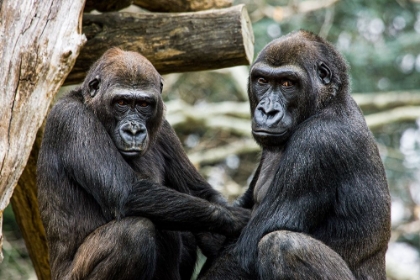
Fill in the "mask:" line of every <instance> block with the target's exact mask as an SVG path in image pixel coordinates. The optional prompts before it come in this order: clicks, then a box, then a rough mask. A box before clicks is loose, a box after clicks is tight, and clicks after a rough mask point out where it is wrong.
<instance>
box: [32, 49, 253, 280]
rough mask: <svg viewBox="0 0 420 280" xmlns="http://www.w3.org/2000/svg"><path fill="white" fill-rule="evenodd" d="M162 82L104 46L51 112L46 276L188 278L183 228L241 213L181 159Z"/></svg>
mask: <svg viewBox="0 0 420 280" xmlns="http://www.w3.org/2000/svg"><path fill="white" fill-rule="evenodd" d="M161 90H162V79H161V77H160V75H159V73H158V72H157V71H156V70H155V68H154V67H153V65H152V64H151V63H150V62H149V61H148V60H147V59H146V58H144V57H143V56H141V55H140V54H138V53H134V52H123V51H121V50H119V49H111V50H109V51H107V52H106V53H105V54H104V55H103V56H102V57H101V58H100V59H99V60H98V61H97V62H96V63H95V64H94V65H93V66H92V68H91V70H90V71H89V73H88V74H87V76H86V79H85V81H84V82H83V84H82V85H81V87H79V88H77V89H75V90H74V91H72V92H70V93H69V94H67V95H66V96H65V97H64V98H62V99H61V100H59V101H58V102H57V104H56V105H55V106H54V107H53V109H52V110H51V113H50V114H49V116H48V119H47V123H46V128H45V133H44V138H43V141H42V147H41V151H40V154H39V159H38V167H37V168H38V170H37V173H38V200H39V207H40V212H41V217H42V221H43V224H44V226H45V229H46V233H47V242H48V247H49V255H50V264H51V270H52V276H53V278H54V279H60V280H61V279H101V280H106V279H171V280H176V279H189V278H190V277H191V274H192V272H193V269H194V263H195V260H196V245H195V244H196V243H195V238H194V236H193V235H192V234H191V233H190V232H197V231H212V232H215V233H219V234H223V235H238V234H239V232H240V230H241V229H242V227H243V226H244V225H245V224H246V222H247V221H248V219H249V217H248V216H249V215H248V214H247V210H245V211H244V209H240V208H233V207H228V206H225V201H224V199H223V198H222V197H221V196H220V194H219V193H217V192H216V191H214V190H213V189H212V188H211V186H210V185H208V183H206V182H205V180H204V179H203V178H202V177H201V176H200V175H199V174H198V172H197V171H196V170H195V168H194V167H193V165H192V164H191V163H190V161H189V160H188V158H187V156H186V155H185V153H184V151H183V148H182V146H181V144H180V142H179V140H178V138H177V137H176V134H175V132H174V131H173V130H172V128H171V127H170V125H169V124H168V123H167V122H166V120H165V119H164V116H163V111H164V110H163V102H162V98H161ZM248 212H249V211H248ZM180 231H182V232H180ZM163 268H164V269H163Z"/></svg>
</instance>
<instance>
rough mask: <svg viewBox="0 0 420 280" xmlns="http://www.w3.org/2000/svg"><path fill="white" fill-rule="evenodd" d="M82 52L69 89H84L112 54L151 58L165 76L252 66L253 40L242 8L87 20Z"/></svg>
mask: <svg viewBox="0 0 420 280" xmlns="http://www.w3.org/2000/svg"><path fill="white" fill-rule="evenodd" d="M83 32H84V33H85V34H86V36H87V38H88V42H87V43H86V45H85V46H84V48H83V49H82V51H81V53H80V55H79V57H78V59H77V61H76V64H75V66H74V67H73V70H72V72H71V73H70V75H69V76H68V78H67V80H66V82H65V83H66V84H75V83H80V82H81V81H82V80H83V78H84V77H85V75H86V72H87V71H88V69H89V67H90V66H91V65H92V63H93V62H94V61H96V60H97V59H98V58H99V57H100V56H101V55H102V54H103V53H104V52H105V51H106V50H107V49H108V48H110V47H120V48H122V49H124V50H130V51H136V52H139V53H142V54H143V55H144V56H145V57H147V58H148V59H149V60H150V61H151V62H152V63H153V65H154V66H155V67H156V69H157V70H158V71H159V72H160V73H161V74H165V73H173V72H187V71H200V70H208V69H217V68H224V67H231V66H235V65H248V64H250V63H251V61H252V58H253V53H254V45H253V43H254V36H253V33H252V26H251V22H250V20H249V17H248V13H247V10H246V9H245V6H244V5H237V6H234V7H231V8H225V9H220V10H211V11H203V12H194V13H179V14H177V13H169V14H164V13H142V14H133V13H108V14H101V15H92V14H85V15H84V17H83Z"/></svg>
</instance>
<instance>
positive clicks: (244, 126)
mask: <svg viewBox="0 0 420 280" xmlns="http://www.w3.org/2000/svg"><path fill="white" fill-rule="evenodd" d="M166 108H167V111H168V114H167V115H166V119H167V120H168V122H169V123H170V124H171V125H172V126H173V127H174V128H175V129H182V128H184V129H185V128H188V129H189V130H194V129H195V128H202V127H207V128H210V129H219V130H227V131H230V132H232V133H234V134H237V135H241V136H248V137H249V136H251V125H250V121H249V105H248V104H247V102H241V103H239V102H221V103H216V104H211V103H209V104H205V105H204V106H191V105H189V104H187V103H185V102H183V101H181V100H177V101H171V102H167V104H166ZM235 116H236V117H235ZM238 116H239V118H237V117H238Z"/></svg>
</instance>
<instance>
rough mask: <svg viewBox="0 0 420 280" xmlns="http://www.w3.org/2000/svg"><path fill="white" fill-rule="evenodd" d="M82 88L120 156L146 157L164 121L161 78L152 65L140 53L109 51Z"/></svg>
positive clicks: (88, 104)
mask: <svg viewBox="0 0 420 280" xmlns="http://www.w3.org/2000/svg"><path fill="white" fill-rule="evenodd" d="M82 89H83V97H84V99H85V104H86V105H87V106H88V107H89V108H90V109H91V110H92V111H93V112H94V113H95V115H96V116H97V117H98V119H99V120H100V121H101V122H102V123H103V124H104V126H105V128H106V130H107V131H108V133H109V135H110V136H111V138H112V140H113V141H114V143H115V145H116V147H117V148H118V150H119V151H120V152H121V154H122V155H123V156H125V157H138V156H141V155H142V154H144V153H145V152H146V151H147V149H148V147H149V146H150V143H151V142H153V140H154V139H155V136H156V133H157V130H158V129H159V127H160V125H161V122H162V118H163V102H162V98H161V91H162V78H161V76H160V75H159V73H158V72H157V71H156V69H155V68H154V67H153V65H152V64H151V63H150V62H149V61H148V60H147V59H146V58H144V57H143V56H142V55H140V54H139V53H136V52H124V51H122V50H120V49H117V48H113V49H110V50H109V51H107V52H106V53H105V54H104V56H103V59H101V60H98V61H97V62H96V63H95V64H94V65H93V66H92V68H91V70H90V71H89V73H88V74H87V77H86V79H85V82H84V83H83V85H82Z"/></svg>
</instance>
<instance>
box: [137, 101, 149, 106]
mask: <svg viewBox="0 0 420 280" xmlns="http://www.w3.org/2000/svg"><path fill="white" fill-rule="evenodd" d="M139 106H140V107H147V106H149V103H147V102H146V101H141V102H140V103H139Z"/></svg>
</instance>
